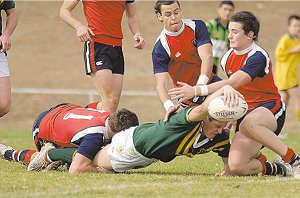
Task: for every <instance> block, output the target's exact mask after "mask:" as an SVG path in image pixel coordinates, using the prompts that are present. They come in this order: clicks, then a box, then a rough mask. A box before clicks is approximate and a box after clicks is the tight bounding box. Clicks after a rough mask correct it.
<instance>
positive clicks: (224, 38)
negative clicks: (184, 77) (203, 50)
mask: <svg viewBox="0 0 300 198" xmlns="http://www.w3.org/2000/svg"><path fill="white" fill-rule="evenodd" d="M206 27H207V30H208V33H209V36H210V38H211V42H212V44H213V46H212V49H213V56H214V64H215V65H216V66H219V65H220V59H221V58H222V56H223V55H224V54H225V53H226V52H227V51H228V49H229V40H228V35H229V30H228V28H227V27H226V28H224V27H223V26H222V25H221V24H220V22H219V19H218V18H216V19H212V20H210V21H208V22H207V23H206Z"/></svg>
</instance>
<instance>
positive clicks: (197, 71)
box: [152, 0, 220, 111]
mask: <svg viewBox="0 0 300 198" xmlns="http://www.w3.org/2000/svg"><path fill="white" fill-rule="evenodd" d="M154 9H155V14H156V16H157V18H158V20H159V21H160V22H162V24H163V26H164V29H163V31H162V32H161V34H160V35H159V36H158V39H157V41H156V43H155V46H154V48H153V51H152V62H153V71H154V74H155V77H156V90H157V93H158V96H159V99H160V101H161V102H162V104H163V105H164V108H165V110H166V111H167V110H168V109H169V108H174V104H173V102H172V101H171V100H170V97H169V96H168V80H169V77H170V78H171V79H172V81H173V85H174V87H177V86H178V84H177V81H182V82H186V83H188V84H189V85H192V86H194V85H196V84H200V85H206V84H207V83H211V82H214V81H217V80H220V79H219V78H218V77H217V76H213V73H212V67H213V55H212V47H211V46H212V45H211V40H210V37H209V34H208V31H207V27H206V25H205V23H204V22H203V21H201V20H191V19H182V12H181V8H180V4H179V1H177V0H175V1H164V0H158V1H157V2H156V4H155V6H154ZM202 101H203V98H200V97H196V98H193V99H191V100H190V101H183V102H182V105H183V106H193V105H198V104H199V103H201V102H202Z"/></svg>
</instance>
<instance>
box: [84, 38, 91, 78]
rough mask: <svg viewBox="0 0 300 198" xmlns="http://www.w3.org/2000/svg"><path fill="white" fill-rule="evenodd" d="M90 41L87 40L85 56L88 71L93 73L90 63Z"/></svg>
mask: <svg viewBox="0 0 300 198" xmlns="http://www.w3.org/2000/svg"><path fill="white" fill-rule="evenodd" d="M89 44H90V41H87V42H85V45H86V52H85V58H86V71H87V73H91V72H92V70H91V65H90V47H89Z"/></svg>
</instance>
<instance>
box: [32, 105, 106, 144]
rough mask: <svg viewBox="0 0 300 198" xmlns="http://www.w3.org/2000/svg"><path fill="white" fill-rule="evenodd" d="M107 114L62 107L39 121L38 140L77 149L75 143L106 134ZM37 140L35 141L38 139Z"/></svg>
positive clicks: (71, 106)
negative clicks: (86, 136)
mask: <svg viewBox="0 0 300 198" xmlns="http://www.w3.org/2000/svg"><path fill="white" fill-rule="evenodd" d="M109 115H110V113H109V112H103V111H100V110H96V109H87V108H82V107H80V106H78V105H73V104H67V105H62V106H59V107H57V108H55V109H54V110H52V111H50V112H49V113H48V114H47V115H46V116H45V117H44V118H43V119H42V121H41V123H40V126H39V133H38V138H41V139H43V140H47V141H50V142H53V143H55V144H56V145H58V146H60V147H77V146H78V145H76V141H78V140H79V139H80V138H82V137H84V136H85V135H87V134H91V133H103V134H104V133H106V132H107V127H106V126H105V122H106V119H107V118H108V117H109ZM38 138H37V139H38Z"/></svg>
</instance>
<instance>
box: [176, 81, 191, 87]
mask: <svg viewBox="0 0 300 198" xmlns="http://www.w3.org/2000/svg"><path fill="white" fill-rule="evenodd" d="M177 84H178V85H180V86H182V87H183V86H185V85H188V84H187V83H184V82H179V81H178V82H177Z"/></svg>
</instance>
